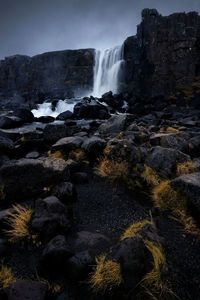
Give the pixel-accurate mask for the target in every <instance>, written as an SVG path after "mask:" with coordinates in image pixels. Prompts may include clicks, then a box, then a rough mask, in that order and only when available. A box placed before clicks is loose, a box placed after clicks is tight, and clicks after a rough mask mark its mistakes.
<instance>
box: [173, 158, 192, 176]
mask: <svg viewBox="0 0 200 300" xmlns="http://www.w3.org/2000/svg"><path fill="white" fill-rule="evenodd" d="M196 171H197V167H196V165H195V164H194V163H193V162H192V161H185V162H183V163H179V164H178V165H177V167H176V174H177V176H181V175H185V174H190V173H193V172H196Z"/></svg>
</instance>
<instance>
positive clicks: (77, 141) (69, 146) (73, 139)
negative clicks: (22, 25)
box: [52, 136, 84, 152]
mask: <svg viewBox="0 0 200 300" xmlns="http://www.w3.org/2000/svg"><path fill="white" fill-rule="evenodd" d="M83 141H84V139H83V138H81V137H78V136H69V137H65V138H62V139H60V140H58V141H57V143H56V144H54V145H53V146H52V150H54V151H57V150H64V151H66V152H70V151H71V150H75V149H79V148H81V145H82V143H83Z"/></svg>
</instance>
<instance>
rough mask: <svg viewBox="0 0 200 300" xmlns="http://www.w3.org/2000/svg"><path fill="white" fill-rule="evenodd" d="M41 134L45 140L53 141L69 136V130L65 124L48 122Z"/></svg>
mask: <svg viewBox="0 0 200 300" xmlns="http://www.w3.org/2000/svg"><path fill="white" fill-rule="evenodd" d="M43 134H44V140H45V141H46V142H49V143H55V142H57V141H58V140H59V139H61V138H64V137H66V136H70V134H71V131H70V129H69V128H68V127H67V126H66V125H65V124H48V125H47V126H46V127H45V128H44V133H43Z"/></svg>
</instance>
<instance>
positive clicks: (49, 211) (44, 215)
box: [32, 196, 71, 240]
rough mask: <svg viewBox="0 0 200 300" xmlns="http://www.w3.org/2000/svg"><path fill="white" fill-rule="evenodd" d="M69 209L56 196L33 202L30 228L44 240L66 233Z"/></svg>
mask: <svg viewBox="0 0 200 300" xmlns="http://www.w3.org/2000/svg"><path fill="white" fill-rule="evenodd" d="M69 217H70V216H69V211H68V209H67V207H66V206H65V205H64V204H62V203H61V202H60V201H59V200H58V198H56V197H54V196H51V197H47V198H45V199H43V200H41V199H39V200H37V201H36V203H35V214H34V217H33V220H32V229H33V230H35V231H36V232H38V233H39V234H40V236H42V237H43V238H44V239H45V240H49V239H50V238H52V237H54V236H55V235H58V234H63V233H66V232H67V231H68V230H69V228H70V227H71V222H70V219H69Z"/></svg>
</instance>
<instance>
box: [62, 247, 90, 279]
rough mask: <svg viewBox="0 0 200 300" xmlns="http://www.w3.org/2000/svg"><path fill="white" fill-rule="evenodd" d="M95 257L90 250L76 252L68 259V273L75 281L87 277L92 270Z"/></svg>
mask: <svg viewBox="0 0 200 300" xmlns="http://www.w3.org/2000/svg"><path fill="white" fill-rule="evenodd" d="M93 264H94V258H93V257H92V256H91V254H90V252H89V251H88V250H86V251H82V252H79V253H76V254H75V255H74V256H72V257H71V258H70V259H68V261H67V274H68V276H69V278H70V279H71V280H73V281H77V280H80V279H83V278H85V276H86V275H87V274H88V273H89V272H90V271H91V270H92V265H93Z"/></svg>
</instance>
